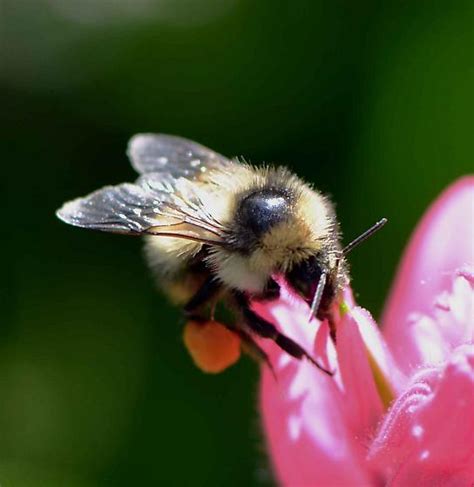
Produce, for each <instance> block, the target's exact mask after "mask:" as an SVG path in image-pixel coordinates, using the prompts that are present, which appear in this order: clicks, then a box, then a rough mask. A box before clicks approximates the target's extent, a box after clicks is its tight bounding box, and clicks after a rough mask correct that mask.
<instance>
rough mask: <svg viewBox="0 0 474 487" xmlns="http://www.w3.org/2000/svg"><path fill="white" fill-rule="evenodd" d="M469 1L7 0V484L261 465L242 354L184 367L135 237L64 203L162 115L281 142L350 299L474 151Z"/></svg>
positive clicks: (262, 477)
mask: <svg viewBox="0 0 474 487" xmlns="http://www.w3.org/2000/svg"><path fill="white" fill-rule="evenodd" d="M472 5H473V3H472V2H471V1H466V2H462V1H457V2H447V1H444V2H432V1H431V2H422V1H420V2H402V1H400V2H375V1H374V2H368V1H366V2H355V1H347V2H343V1H320V0H315V1H308V2H278V1H270V0H267V1H256V0H253V1H248V0H202V1H192V0H184V1H177V0H174V1H173V0H161V1H159V2H153V1H152V0H148V1H145V0H140V1H138V0H136V1H134V2H132V0H129V1H128V2H127V1H120V0H117V1H115V2H111V1H109V2H106V1H105V0H95V1H92V0H87V1H86V0H81V1H80V0H37V1H35V0H30V1H29V2H28V1H22V2H19V1H16V0H6V1H5V0H4V1H3V2H2V5H1V8H0V22H1V23H2V25H1V29H0V35H1V36H2V40H1V47H0V55H1V65H0V69H1V71H0V97H1V160H2V166H1V167H2V202H3V204H2V209H3V211H2V229H3V230H4V231H3V232H2V244H3V247H4V248H3V253H2V255H3V259H2V262H3V265H2V269H3V271H2V279H1V286H2V302H1V314H0V317H1V318H0V319H1V326H0V483H1V484H2V486H4V487H16V486H20V487H23V486H25V487H30V486H34V487H36V486H48V487H49V486H53V487H55V486H71V487H75V486H78V487H85V486H91V487H92V486H130V485H193V486H194V485H196V486H201V485H202V486H222V485H226V486H241V485H262V484H264V485H269V484H271V480H270V474H269V473H268V471H267V470H268V469H267V467H266V465H267V464H266V460H265V455H264V446H263V441H262V438H261V435H260V430H259V421H258V412H257V400H256V391H257V381H258V370H257V368H256V366H255V365H254V364H253V363H251V362H250V361H249V360H247V359H244V360H242V361H241V363H240V364H239V365H238V366H236V367H234V368H232V369H231V370H229V371H228V372H226V373H225V374H223V375H221V376H217V377H208V376H205V375H203V374H201V373H200V372H199V371H198V370H197V369H195V368H194V367H193V366H192V364H191V362H190V359H189V358H188V356H187V353H186V352H185V350H184V349H183V346H182V344H181V329H180V325H181V321H180V315H179V312H178V310H176V309H173V308H172V307H171V306H169V305H168V304H166V303H165V302H164V300H163V299H162V298H161V296H159V295H157V294H156V292H155V290H154V287H153V284H152V280H151V278H150V276H149V273H148V271H147V269H146V267H145V265H144V262H143V260H142V255H141V245H140V242H139V241H138V240H136V239H133V238H125V237H118V236H111V235H104V234H96V233H93V232H86V231H81V230H78V229H74V228H71V227H67V226H66V225H63V224H61V223H60V222H59V221H57V220H56V219H55V217H54V211H55V209H56V208H57V207H58V206H60V204H61V203H62V202H63V201H65V200H67V199H70V198H72V197H75V196H79V195H83V194H85V193H88V192H90V191H91V190H94V189H96V188H98V187H99V186H102V185H105V184H108V183H118V182H122V181H125V180H131V179H133V178H134V173H133V171H132V169H131V168H130V166H129V164H128V162H127V159H126V157H125V154H124V150H125V146H126V143H127V140H128V138H129V137H130V136H131V135H132V134H134V133H136V132H140V131H150V132H151V131H161V132H169V133H175V134H179V135H183V136H186V137H189V138H192V139H195V140H198V141H200V142H202V143H204V144H206V145H208V146H210V147H212V148H214V149H216V150H218V151H221V152H222V153H224V154H227V155H244V156H245V157H246V158H247V159H249V160H251V161H254V162H260V161H267V162H276V163H285V164H288V165H290V167H292V168H294V169H295V170H296V171H297V172H298V173H299V174H301V175H303V176H305V177H306V178H307V179H308V180H310V181H312V182H314V183H315V184H316V185H317V186H318V187H319V188H321V189H322V190H324V191H326V192H329V193H330V194H332V195H333V197H334V200H335V201H337V208H338V212H339V217H340V220H341V222H342V226H343V230H344V234H345V235H346V241H348V240H349V239H350V238H351V237H354V236H355V235H357V234H358V233H359V232H360V231H362V230H364V229H365V228H366V227H367V226H368V225H370V224H371V223H373V222H374V221H375V220H376V219H378V218H379V217H381V216H386V217H388V218H389V219H390V224H389V225H388V226H387V227H386V228H385V229H384V230H383V232H381V233H380V234H379V235H378V236H377V237H376V238H374V239H373V240H371V241H370V242H369V243H367V244H366V245H364V246H363V247H361V248H360V249H358V250H357V252H354V254H353V255H352V256H351V263H352V269H353V271H352V273H353V277H354V282H353V285H354V289H355V290H356V292H357V293H358V299H359V302H360V303H361V304H362V305H364V306H366V307H368V308H369V309H370V310H372V311H373V312H374V313H375V314H376V315H378V313H379V312H380V310H381V308H382V305H383V301H384V298H385V296H386V294H387V292H388V289H389V286H390V282H391V279H392V276H393V273H394V270H395V268H396V264H397V261H398V259H399V256H400V254H401V252H402V249H403V247H404V245H405V243H406V241H407V238H408V236H409V234H410V232H411V230H412V228H413V226H414V225H415V223H416V221H417V220H418V219H419V217H420V215H421V214H422V212H423V211H424V209H425V208H426V207H427V205H428V204H429V203H430V201H432V199H433V198H434V197H436V195H437V194H439V192H440V191H441V190H442V189H443V188H444V187H445V186H446V185H448V184H449V183H451V182H452V181H453V180H454V179H456V178H457V177H459V176H460V175H462V174H465V173H467V172H469V171H471V170H472V167H473V166H472V156H473V152H474V151H473V144H472V127H473V113H474V110H473V109H474V106H473V96H472V87H473V86H474V79H473V59H474V56H473V54H474V53H473V47H472V46H473V45H474V43H473V40H474V39H473V35H472V30H473V29H472V25H473V20H474V17H473V7H472Z"/></svg>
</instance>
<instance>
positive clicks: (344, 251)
mask: <svg viewBox="0 0 474 487" xmlns="http://www.w3.org/2000/svg"><path fill="white" fill-rule="evenodd" d="M386 223H387V219H386V218H382V219H381V220H379V221H378V222H377V223H375V224H374V225H372V226H371V227H370V228H369V229H368V230H366V231H365V232H364V233H362V234H360V235H359V236H358V237H357V238H355V239H354V240H353V241H352V242H350V243H349V244H347V245H346V246H345V247H344V248H343V249H342V255H347V254H348V253H349V252H350V251H351V250H353V249H355V248H356V247H357V246H358V245H359V244H361V243H362V242H364V241H365V240H367V239H368V238H369V237H371V236H372V235H373V234H374V233H375V232H377V231H378V230H380V229H381V228H382V227H383V226H384V225H385V224H386Z"/></svg>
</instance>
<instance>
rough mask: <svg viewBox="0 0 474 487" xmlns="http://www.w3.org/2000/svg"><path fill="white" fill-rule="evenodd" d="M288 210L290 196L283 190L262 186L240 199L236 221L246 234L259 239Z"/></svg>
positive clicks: (286, 215) (284, 216)
mask: <svg viewBox="0 0 474 487" xmlns="http://www.w3.org/2000/svg"><path fill="white" fill-rule="evenodd" d="M290 212H291V201H290V196H289V195H288V194H287V193H285V191H282V190H281V189H274V188H264V189H259V190H257V191H254V192H252V193H250V194H248V195H246V196H245V197H244V198H243V199H242V201H241V202H240V205H239V208H238V212H237V221H238V222H239V224H240V226H241V228H244V229H245V230H246V232H247V233H248V234H251V235H252V236H253V237H254V238H256V239H259V238H261V237H262V236H263V235H264V234H265V233H267V232H269V231H270V230H271V229H272V228H273V227H275V226H276V225H278V224H280V223H282V222H283V221H285V220H286V219H287V218H288V216H289V214H290Z"/></svg>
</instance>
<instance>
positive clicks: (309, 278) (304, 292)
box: [285, 256, 323, 304]
mask: <svg viewBox="0 0 474 487" xmlns="http://www.w3.org/2000/svg"><path fill="white" fill-rule="evenodd" d="M322 273H323V269H322V267H321V264H320V263H319V262H318V259H317V257H316V256H311V257H309V258H307V259H305V260H303V261H301V262H299V263H298V264H296V265H294V266H293V268H292V269H291V270H290V271H289V272H287V273H286V275H285V279H286V281H287V283H288V284H289V286H290V287H291V288H293V290H294V291H296V292H297V293H298V294H299V295H300V296H301V297H302V298H303V299H304V300H305V301H306V302H307V303H308V304H311V301H312V299H313V297H314V293H315V292H316V288H317V286H318V282H319V279H320V278H321V274H322Z"/></svg>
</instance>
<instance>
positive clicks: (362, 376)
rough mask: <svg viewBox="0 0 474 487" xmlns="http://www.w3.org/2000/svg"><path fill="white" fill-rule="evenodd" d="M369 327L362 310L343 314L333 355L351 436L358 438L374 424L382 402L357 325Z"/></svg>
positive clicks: (379, 413) (369, 430)
mask: <svg viewBox="0 0 474 487" xmlns="http://www.w3.org/2000/svg"><path fill="white" fill-rule="evenodd" d="M370 326H371V319H370V317H369V316H367V315H364V313H363V312H362V310H355V311H350V312H348V313H346V314H345V316H344V317H343V319H342V320H341V322H340V323H339V325H338V332H337V355H338V358H339V369H340V374H341V377H342V382H343V384H344V393H343V396H344V401H343V405H344V406H345V407H346V410H347V416H348V418H349V421H350V423H351V430H352V431H353V433H354V435H355V436H357V437H358V438H359V439H362V438H363V436H364V435H365V434H369V433H370V432H371V430H372V429H373V428H375V426H376V425H377V422H378V421H379V419H380V417H381V415H382V412H383V404H382V401H381V399H380V396H379V394H378V392H377V387H376V385H375V382H374V377H373V375H372V371H371V368H370V364H369V360H368V357H367V350H366V347H365V344H364V341H363V340H362V336H361V333H360V331H359V327H361V328H364V327H365V328H367V327H370Z"/></svg>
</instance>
